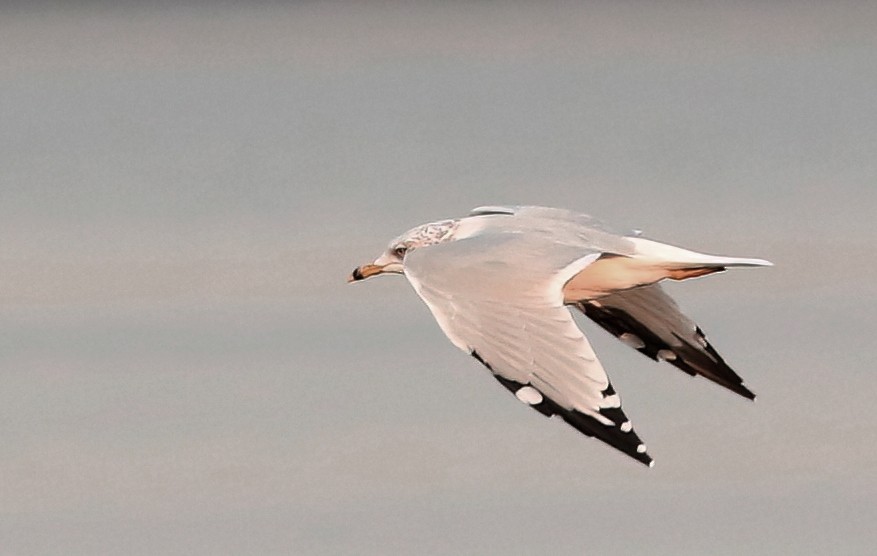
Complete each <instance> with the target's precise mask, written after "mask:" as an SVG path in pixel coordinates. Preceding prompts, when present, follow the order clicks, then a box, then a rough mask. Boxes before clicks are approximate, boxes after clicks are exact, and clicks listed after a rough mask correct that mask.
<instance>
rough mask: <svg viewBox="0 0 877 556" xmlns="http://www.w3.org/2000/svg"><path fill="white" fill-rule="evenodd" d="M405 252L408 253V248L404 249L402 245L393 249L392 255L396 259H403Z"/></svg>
mask: <svg viewBox="0 0 877 556" xmlns="http://www.w3.org/2000/svg"><path fill="white" fill-rule="evenodd" d="M406 252H408V248H407V247H405V246H404V245H400V246H399V247H396V248H395V249H393V254H394V255H396V256H397V257H399V258H400V259H401V258H404V257H405V253H406Z"/></svg>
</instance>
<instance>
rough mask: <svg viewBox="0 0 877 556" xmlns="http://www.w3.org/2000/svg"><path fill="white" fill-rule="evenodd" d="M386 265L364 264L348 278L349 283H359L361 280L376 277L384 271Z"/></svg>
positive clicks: (355, 269)
mask: <svg viewBox="0 0 877 556" xmlns="http://www.w3.org/2000/svg"><path fill="white" fill-rule="evenodd" d="M384 266H385V265H379V264H364V265H362V266H360V267H357V268H354V269H353V273H352V274H351V275H350V276H349V277H348V278H347V282H348V283H350V282H358V281H360V280H365V279H366V278H368V277H370V276H376V275H378V274H380V273H382V272H383V271H384Z"/></svg>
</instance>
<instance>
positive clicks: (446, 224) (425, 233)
mask: <svg viewBox="0 0 877 556" xmlns="http://www.w3.org/2000/svg"><path fill="white" fill-rule="evenodd" d="M458 222H459V221H458V220H440V221H439V222H430V223H429V224H423V225H421V226H417V227H416V228H412V229H411V230H408V231H407V232H405V233H404V234H402V235H401V236H399V237H397V238H396V239H394V240H393V241H391V242H390V244H389V245H388V246H387V249H386V251H384V252H383V253H381V256H380V257H378V258H377V259H375V260H374V262H372V263H370V264H364V265H362V266H359V267H357V268H355V269H353V273H351V274H350V277H349V278H348V279H347V281H348V282H358V281H359V280H365V279H366V278H369V277H371V276H377V275H378V274H403V273H404V272H405V269H404V266H403V263H404V262H405V257H406V255H408V254H409V253H411V252H412V251H414V250H415V249H420V248H422V247H427V246H429V245H435V244H436V243H442V242H444V241H448V240H450V239H452V237H453V234H454V230H455V229H456V228H457V224H458Z"/></svg>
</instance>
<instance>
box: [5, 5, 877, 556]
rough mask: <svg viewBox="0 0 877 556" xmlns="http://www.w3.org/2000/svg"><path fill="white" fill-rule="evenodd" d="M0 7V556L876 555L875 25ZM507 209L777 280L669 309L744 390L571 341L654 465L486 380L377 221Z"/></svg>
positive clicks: (651, 8)
mask: <svg viewBox="0 0 877 556" xmlns="http://www.w3.org/2000/svg"><path fill="white" fill-rule="evenodd" d="M762 4H764V3H758V2H735V3H718V2H715V3H698V4H697V5H695V4H694V3H689V2H664V3H642V2H605V3H600V2H592V3H587V2H581V3H580V2H555V3H545V2H540V3H526V2H516V3H505V2H502V3H501V2H475V3H440V2H416V3H406V4H394V3H377V2H372V3H368V2H358V3H353V2H351V3H340V2H336V3H331V2H329V3H326V2H319V3H317V2H313V3H311V2H302V3H297V4H288V5H287V4H282V3H277V4H269V3H263V4H259V5H251V6H246V7H244V6H243V5H242V4H241V5H237V4H233V3H226V4H222V3H202V4H188V5H186V6H174V5H171V4H170V3H168V4H166V5H155V4H154V5H152V6H151V7H137V6H135V5H133V4H131V5H127V7H113V6H110V5H104V4H101V3H98V2H95V3H86V4H79V5H77V6H75V7H72V6H70V5H56V6H53V5H51V4H40V5H33V4H30V5H27V4H20V5H17V6H11V5H7V6H6V7H4V8H0V46H2V48H0V87H2V94H0V130H2V131H0V160H2V164H0V264H2V268H3V270H2V272H0V329H2V330H0V439H2V441H0V554H2V555H3V556H7V555H43V554H65V555H74V554H82V555H91V554H131V555H140V554H143V555H146V554H166V555H172V554H181V555H182V554H187V555H188V554H326V555H330V554H331V555H334V554H374V555H383V554H532V553H536V552H538V551H543V552H544V553H551V554H646V553H648V554H674V555H675V554H706V553H709V554H728V555H731V554H742V553H746V554H801V553H811V554H812V553H842V554H866V553H870V552H871V551H872V550H873V546H874V542H875V540H877V534H875V532H874V526H873V524H874V521H875V520H877V505H875V503H874V499H875V496H877V406H875V403H874V397H875V394H877V375H875V373H874V361H875V357H877V343H875V342H874V340H873V331H874V329H875V324H877V322H875V321H877V282H875V280H874V278H875V276H877V247H875V239H877V237H875V236H877V228H875V223H874V219H875V216H877V156H875V155H877V108H875V106H877V104H875V91H877V33H875V32H874V30H875V29H877V4H875V3H873V2H870V3H869V2H847V3H842V2H832V3H822V2H811V3H806V2H804V3H799V2H795V3H792V2H789V3H781V2H774V3H770V5H762ZM499 203H536V204H544V205H554V206H562V207H568V208H572V209H576V210H580V211H582V212H587V213H590V214H594V215H596V216H598V217H599V218H601V219H603V220H605V221H606V222H607V223H609V224H611V225H613V226H615V227H618V228H633V227H638V228H642V229H644V230H645V232H646V234H647V235H649V236H651V237H655V238H657V239H661V240H665V241H668V242H671V243H677V244H682V245H685V246H687V247H691V248H694V249H700V250H706V251H711V252H718V253H725V254H733V255H741V256H756V257H764V258H768V259H771V260H773V261H774V262H775V263H776V265H777V266H776V267H775V268H773V269H762V270H752V271H739V272H732V273H727V274H724V275H720V276H717V277H711V278H707V279H704V280H697V281H693V282H689V283H686V284H679V285H673V286H671V289H672V293H673V294H674V295H675V296H676V297H677V298H678V299H679V301H680V303H681V304H682V306H683V307H684V308H685V309H686V310H687V312H688V313H689V314H691V315H692V316H693V317H695V318H696V319H697V320H698V322H699V323H700V324H701V326H702V327H703V328H704V329H705V330H706V331H707V333H708V334H709V335H710V337H711V339H712V340H713V342H714V343H715V344H716V345H717V347H718V349H719V351H720V352H721V353H722V354H723V355H724V356H725V357H726V359H728V361H729V362H730V363H731V364H732V366H733V367H735V368H736V369H737V370H738V372H739V373H740V374H741V375H743V376H744V377H745V378H746V380H747V384H748V385H750V386H751V387H752V388H753V389H754V390H755V392H756V393H758V394H759V401H758V402H757V403H756V404H750V403H746V402H745V401H744V400H742V399H737V398H735V397H734V396H732V395H729V394H727V393H725V392H723V391H721V390H720V389H719V388H717V387H713V386H712V385H710V384H708V383H707V382H706V381H703V380H694V379H691V378H689V377H687V376H685V375H683V374H681V373H679V372H678V371H676V370H675V369H672V368H671V367H669V366H662V365H658V364H655V363H651V362H649V361H648V360H646V359H645V358H643V357H642V356H640V355H638V354H636V353H635V352H633V351H632V350H630V349H629V348H626V347H625V346H623V345H621V344H620V343H618V342H617V341H615V340H614V339H612V338H610V337H608V335H606V334H605V333H603V332H602V331H600V330H597V329H595V327H592V326H590V324H589V323H583V327H584V329H585V331H586V333H588V334H589V336H590V338H591V339H592V342H593V343H594V345H595V348H596V349H597V350H598V353H599V354H600V356H601V359H602V361H603V362H604V365H605V366H606V368H607V370H608V371H609V372H610V374H611V375H612V378H613V382H614V383H615V385H616V388H617V389H618V390H619V391H620V393H621V394H622V397H623V398H624V401H625V406H626V409H627V412H628V414H629V415H630V416H631V417H632V419H633V420H634V421H635V423H636V425H637V429H638V431H639V433H640V434H641V435H642V436H643V438H644V439H645V440H646V442H648V444H649V447H650V452H651V453H652V455H653V456H654V457H655V459H656V460H657V465H656V467H655V468H654V469H652V470H647V469H645V468H642V467H641V466H640V465H639V464H637V463H635V462H633V461H627V460H626V459H625V458H624V457H623V456H621V455H619V454H617V453H615V452H614V451H613V450H611V449H609V448H607V447H605V446H603V445H601V444H600V443H598V442H596V441H593V440H589V439H586V438H584V437H581V436H580V435H578V434H577V433H576V432H575V431H573V430H572V429H570V428H568V427H566V426H565V425H563V424H562V423H559V422H556V421H553V420H547V419H544V418H542V417H540V416H539V415H538V414H536V413H535V412H533V411H531V410H529V409H527V408H525V407H523V406H522V405H521V404H520V403H518V402H517V401H516V400H514V398H513V397H511V396H509V395H508V394H507V392H505V390H504V389H502V388H501V387H500V386H499V385H498V384H497V383H495V381H494V380H493V379H492V378H490V377H489V376H488V374H487V373H486V372H485V371H484V370H483V369H482V368H480V367H479V366H478V365H477V363H475V362H474V361H472V360H471V359H470V358H468V357H466V356H465V355H463V354H462V353H460V352H458V351H457V350H456V348H454V347H453V346H451V344H450V343H449V342H448V341H447V340H446V339H445V338H444V336H443V335H442V334H441V332H440V331H439V329H438V326H437V325H436V324H435V323H434V321H433V319H432V317H431V316H430V314H429V312H428V310H427V308H426V307H425V306H424V305H423V304H422V303H421V301H420V300H419V299H418V298H417V296H416V295H415V294H414V292H413V291H412V290H411V288H410V287H409V286H408V284H407V283H406V282H405V281H404V279H401V278H399V279H392V278H387V279H382V280H374V281H370V282H368V283H366V284H361V285H357V286H355V287H354V286H348V285H347V284H345V282H344V280H345V278H346V276H347V275H348V273H349V272H350V270H351V269H352V268H353V267H354V266H356V265H358V264H361V263H365V262H368V261H370V260H371V259H372V258H374V257H375V256H377V255H378V254H379V253H380V251H381V250H382V249H383V248H384V246H385V244H386V242H387V241H388V240H389V239H390V238H392V237H393V236H395V235H397V234H398V233H400V232H402V231H404V230H406V229H408V228H410V227H411V226H414V225H416V224H419V223H422V222H425V221H430V220H436V219H441V218H447V217H453V216H459V215H462V214H464V213H465V212H466V211H467V210H468V209H470V208H472V207H474V206H477V205H482V204H499Z"/></svg>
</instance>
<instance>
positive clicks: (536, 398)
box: [515, 386, 542, 405]
mask: <svg viewBox="0 0 877 556" xmlns="http://www.w3.org/2000/svg"><path fill="white" fill-rule="evenodd" d="M515 397H516V398H518V399H519V400H521V401H522V402H524V403H525V404H527V405H537V404H540V403H542V394H541V393H540V392H539V390H536V389H535V388H533V387H532V386H524V387H523V388H521V389H520V390H518V391H517V392H515Z"/></svg>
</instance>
